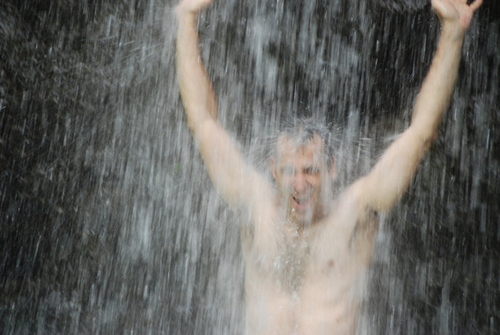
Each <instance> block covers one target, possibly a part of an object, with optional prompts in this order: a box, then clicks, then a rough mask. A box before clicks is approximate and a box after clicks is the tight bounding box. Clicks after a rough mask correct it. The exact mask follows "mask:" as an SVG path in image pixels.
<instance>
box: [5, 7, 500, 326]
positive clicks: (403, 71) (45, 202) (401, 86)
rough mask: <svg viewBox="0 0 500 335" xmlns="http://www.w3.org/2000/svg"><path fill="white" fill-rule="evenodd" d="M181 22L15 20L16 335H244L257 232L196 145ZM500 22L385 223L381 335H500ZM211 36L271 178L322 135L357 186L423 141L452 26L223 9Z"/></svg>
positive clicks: (11, 85) (313, 10)
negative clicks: (248, 232) (211, 174)
mask: <svg viewBox="0 0 500 335" xmlns="http://www.w3.org/2000/svg"><path fill="white" fill-rule="evenodd" d="M174 6H175V3H174V2H173V1H159V0H150V1H137V0H113V1H63V0H59V1H47V2H45V1H36V0H31V1H29V0H23V1H15V0H4V1H3V2H2V4H0V74H1V76H0V126H1V127H0V148H1V150H0V168H1V170H0V172H1V175H0V200H1V202H0V204H1V205H0V206H1V207H0V208H1V213H0V214H1V216H0V224H1V229H0V232H1V233H0V238H1V240H0V256H1V257H0V274H1V275H0V278H1V279H0V332H1V333H2V334H35V333H36V334H58V333H60V334H73V333H74V334H121V333H130V334H132V333H135V334H235V333H236V334H237V333H241V332H242V331H241V329H242V317H243V315H244V313H243V309H244V295H243V287H242V283H243V267H242V265H241V262H242V256H241V250H240V244H239V229H238V216H237V215H236V214H234V213H232V212H230V211H229V210H228V208H227V207H226V205H225V204H224V203H223V202H222V200H221V199H220V197H219V195H218V194H217V192H216V191H215V190H214V189H213V187H212V186H211V184H210V182H209V180H208V177H207V175H206V172H205V171H204V168H203V165H202V162H201V159H200V157H199V154H198V153H197V151H196V149H195V148H194V146H193V141H192V139H191V136H190V134H189V131H188V129H187V126H186V121H185V117H184V115H183V110H182V107H181V104H180V99H179V92H178V89H177V84H176V78H175V58H174V56H175V48H174V41H175V27H176V23H175V18H174V15H173V8H174ZM499 13H500V10H499V4H498V3H497V2H495V0H489V1H488V0H485V5H484V6H483V7H482V8H481V9H480V12H479V13H478V15H477V16H476V18H475V19H474V23H473V25H472V27H471V29H470V31H469V33H468V35H467V38H466V41H465V45H464V49H463V55H464V56H463V61H462V63H461V68H460V74H459V81H458V84H457V88H456V90H455V93H454V96H453V102H452V106H451V108H450V110H449V113H448V114H447V115H446V117H445V118H444V121H443V124H442V127H441V128H440V135H439V139H438V140H437V142H436V143H435V145H434V146H433V148H432V150H431V152H430V153H429V155H428V156H427V158H426V159H425V161H424V162H423V163H422V165H421V168H420V170H419V173H418V175H417V177H416V180H415V183H414V184H413V185H412V187H411V189H410V191H409V193H408V194H407V195H406V196H405V197H404V198H403V200H402V201H401V203H400V204H399V205H398V206H397V207H396V208H395V210H394V211H393V212H392V213H391V214H390V215H389V216H387V217H386V218H385V219H384V223H383V226H382V228H381V231H380V233H379V235H378V238H377V246H376V251H375V255H374V260H373V264H372V267H371V276H370V281H369V282H370V283H369V291H368V292H369V293H368V294H367V295H366V302H365V304H364V310H363V314H362V316H361V321H360V323H361V329H360V331H359V332H360V333H363V334H365V333H366V334H401V333H405V334H459V333H467V334H471V333H478V334H493V333H496V332H497V331H498V329H500V318H499V315H500V311H499V309H500V305H499V301H500V296H499V294H500V287H499V285H500V279H499V278H500V272H499V270H498V269H499V265H500V256H499V252H498V250H500V249H499V242H500V219H499V213H500V179H499V178H500V177H499V176H500V132H499V129H500V128H499V127H500V107H499V106H500V94H499V74H500V14H499ZM199 27H200V34H201V41H202V50H203V58H204V59H205V61H206V64H207V67H208V69H209V73H210V75H211V77H212V79H213V81H214V86H215V88H216V91H217V95H218V99H219V104H220V114H221V115H220V117H221V120H222V123H223V124H224V125H225V127H226V128H227V129H228V130H229V131H230V132H231V133H232V134H233V135H234V136H235V137H236V138H237V139H238V141H239V143H240V144H241V148H242V150H243V151H244V152H246V153H247V154H248V156H249V157H252V158H251V159H252V160H253V161H254V164H255V165H256V166H257V167H258V168H259V169H261V170H262V171H263V172H265V171H266V170H265V169H266V159H265V155H264V154H265V152H266V145H265V144H266V143H267V142H268V139H269V138H270V137H271V135H272V134H274V133H275V132H276V128H277V124H278V123H279V122H280V121H281V120H283V119H284V118H286V117H289V116H291V115H310V116H314V117H315V118H317V119H318V121H319V122H326V123H328V124H330V125H332V129H334V130H335V132H336V133H337V135H338V136H337V137H338V138H339V152H338V157H337V160H338V161H339V163H340V166H341V172H342V173H341V178H340V179H341V180H342V182H343V184H346V183H348V182H350V181H352V180H353V179H354V178H356V177H357V176H359V175H360V174H362V173H364V172H366V171H367V170H368V169H369V167H370V166H371V165H372V164H373V162H374V160H375V159H376V158H377V157H378V156H379V155H380V153H381V152H382V150H383V148H384V147H385V146H386V145H387V143H388V141H390V139H391V138H392V137H393V136H395V135H396V134H398V133H399V132H401V131H402V130H403V129H404V127H405V126H406V125H407V124H408V122H409V117H410V112H411V104H412V101H413V99H414V98H415V95H416V93H417V90H418V88H419V85H420V84H421V81H422V79H423V76H424V75H425V73H426V70H427V68H428V65H429V61H430V59H431V57H432V53H433V48H434V46H435V43H436V36H437V32H438V29H439V24H438V21H437V19H436V17H435V16H434V15H433V14H432V11H431V9H430V8H429V6H428V4H427V1H424V0H421V1H420V0H415V1H411V0H398V1H388V0H373V1H367V0H359V1H348V0H332V1H326V0H311V1H283V0H273V1H241V0H226V1H219V0H214V4H213V5H212V6H211V7H210V8H209V9H208V10H207V11H206V12H204V13H203V15H202V17H201V19H200V23H199Z"/></svg>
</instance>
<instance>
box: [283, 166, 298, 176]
mask: <svg viewBox="0 0 500 335" xmlns="http://www.w3.org/2000/svg"><path fill="white" fill-rule="evenodd" d="M281 173H283V174H286V175H293V174H295V169H294V168H292V167H284V168H282V169H281Z"/></svg>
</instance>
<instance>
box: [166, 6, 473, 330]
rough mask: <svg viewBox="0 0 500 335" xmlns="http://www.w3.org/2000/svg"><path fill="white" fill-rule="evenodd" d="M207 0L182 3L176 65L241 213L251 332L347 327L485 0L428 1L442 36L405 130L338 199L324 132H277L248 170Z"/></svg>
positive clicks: (198, 132)
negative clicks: (206, 24)
mask: <svg viewBox="0 0 500 335" xmlns="http://www.w3.org/2000/svg"><path fill="white" fill-rule="evenodd" d="M210 2H211V0H182V1H181V3H180V4H179V5H178V7H177V10H176V13H177V17H178V21H179V22H178V24H179V25H178V36H177V71H178V79H179V85H180V92H181V97H182V101H183V103H184V108H185V112H186V116H187V122H188V125H189V128H190V130H191V132H192V134H193V137H194V140H195V142H196V144H197V146H198V149H199V151H200V153H201V156H202V158H203V160H204V164H205V166H206V169H207V171H208V174H209V176H210V178H211V180H212V182H213V183H214V185H215V187H216V188H217V189H218V191H219V192H220V194H221V196H222V197H223V198H224V199H225V201H227V203H228V204H229V205H230V206H231V207H232V208H235V209H236V208H237V209H242V208H243V209H244V212H243V213H246V214H244V215H248V222H249V224H248V226H245V227H244V229H243V234H242V236H243V238H242V243H243V250H244V255H245V289H246V302H247V303H246V305H247V306H246V310H247V312H246V332H247V333H248V334H286V335H290V334H315V335H318V334H353V333H354V332H355V325H356V317H357V314H358V311H359V308H360V305H361V299H362V288H363V287H362V286H360V285H359V284H360V283H362V282H363V277H364V273H365V272H366V269H367V268H368V265H369V263H370V258H371V256H372V252H373V244H374V236H375V233H376V231H377V227H378V214H379V213H382V212H386V211H388V210H390V209H391V208H392V207H393V206H394V204H395V203H396V201H398V199H399V198H400V197H401V196H402V194H403V193H404V192H405V191H406V190H407V188H408V186H409V184H410V182H411V180H412V177H413V175H414V174H415V171H416V169H417V167H418V165H419V162H420V161H421V160H422V158H423V156H424V154H425V153H426V151H427V150H428V149H429V147H430V145H431V142H432V141H433V140H434V138H435V137H436V135H437V128H438V124H439V122H440V120H441V118H442V115H443V113H444V112H445V111H446V109H447V108H448V104H449V100H450V97H451V94H452V91H453V88H454V85H455V80H456V77H457V72H458V66H459V60H460V55H461V48H462V43H463V39H464V35H465V32H466V30H467V28H468V27H469V24H470V21H471V19H472V16H473V13H474V11H475V10H476V9H478V8H479V7H480V5H481V3H482V0H475V1H473V2H472V3H471V4H467V1H466V0H432V6H433V8H434V10H435V12H436V13H437V15H438V16H439V19H440V21H441V33H440V37H439V43H438V46H437V50H436V54H435V56H434V59H433V61H432V65H431V68H430V70H429V73H428V75H427V77H426V79H425V81H424V83H423V86H422V88H421V90H420V93H419V94H418V97H417V99H416V101H415V106H414V112H413V117H412V120H411V125H410V126H409V128H408V129H407V130H406V131H405V132H403V133H402V134H401V135H400V136H399V137H398V139H397V140H395V141H394V142H393V143H392V144H391V145H390V147H389V148H388V149H387V150H386V151H385V153H384V154H383V155H382V157H381V158H380V160H379V161H378V162H377V163H376V165H375V166H374V167H373V169H372V170H371V171H370V172H369V173H368V174H367V175H366V176H363V177H361V178H360V179H358V180H357V181H356V182H354V183H353V184H352V185H351V186H349V187H348V188H347V189H345V190H344V191H342V192H341V193H340V194H339V195H338V196H337V197H335V199H334V193H335V192H334V190H333V186H332V182H331V181H332V180H334V179H335V177H336V167H335V160H334V158H333V157H331V156H330V149H331V148H330V146H331V145H330V144H329V143H328V140H327V139H328V137H327V136H325V135H324V133H323V132H322V131H321V130H320V128H317V129H316V128H315V127H311V126H310V125H307V124H306V125H299V126H298V127H297V129H296V131H288V132H286V133H283V134H281V135H280V136H279V138H278V140H277V144H276V149H275V155H274V156H273V157H272V158H271V160H270V164H271V172H272V175H273V177H274V180H275V184H272V183H269V182H268V180H266V178H265V177H264V176H262V175H260V174H259V173H258V172H257V171H255V170H254V169H253V168H252V167H250V166H249V165H248V164H247V163H246V162H245V160H244V158H243V157H242V155H241V153H240V152H239V151H238V149H237V147H236V145H235V143H234V141H233V139H232V138H230V136H229V135H228V134H227V132H226V131H225V130H224V129H223V128H222V126H221V124H220V123H219V122H218V119H217V113H218V111H217V102H216V98H215V94H214V92H213V89H212V85H211V82H210V80H209V78H208V76H207V73H206V70H205V68H204V66H203V63H202V61H201V57H200V51H199V47H198V43H199V41H198V33H197V25H196V24H197V16H198V13H199V11H200V10H202V9H203V8H205V7H206V6H208V5H209V4H210Z"/></svg>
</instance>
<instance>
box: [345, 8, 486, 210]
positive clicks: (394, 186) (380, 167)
mask: <svg viewBox="0 0 500 335" xmlns="http://www.w3.org/2000/svg"><path fill="white" fill-rule="evenodd" d="M481 4H482V0H475V1H474V2H472V3H471V4H470V5H468V4H467V1H466V0H432V6H433V8H434V11H435V12H436V13H437V15H438V16H439V19H440V21H441V33H440V36H439V42H438V46H437V50H436V54H435V55H434V58H433V60H432V64H431V67H430V69H429V73H428V74H427V76H426V78H425V80H424V83H423V85H422V88H421V90H420V93H419V94H418V96H417V99H416V101H415V106H414V110H413V116H412V120H411V125H410V127H409V128H408V129H407V130H406V131H405V132H404V133H403V134H401V135H400V137H399V138H398V139H397V140H396V141H394V143H392V145H391V146H390V147H389V148H388V149H387V150H386V152H385V153H384V154H383V155H382V157H381V158H380V160H379V161H378V162H377V164H376V165H375V166H374V168H373V169H372V171H371V172H370V173H369V174H368V175H367V176H365V177H363V178H361V179H360V180H359V182H357V183H356V184H355V185H354V187H353V189H354V190H355V191H356V192H357V193H358V195H359V197H360V199H361V203H362V205H365V206H369V207H371V208H372V209H373V210H376V211H386V210H389V209H390V208H391V207H392V206H393V205H394V204H395V202H396V201H397V200H399V198H401V196H402V194H403V192H405V191H406V190H407V188H408V186H409V184H410V182H411V179H412V178H413V175H414V173H415V171H416V169H417V167H418V164H419V163H420V161H421V160H422V158H423V156H424V154H425V153H426V152H427V151H428V149H429V147H430V145H431V143H432V142H433V141H434V139H435V138H436V136H437V128H438V125H439V123H440V121H441V118H442V115H443V114H444V112H445V111H446V110H447V109H448V106H449V101H450V98H451V95H452V92H453V89H454V87H455V81H456V77H457V72H458V67H459V63H460V57H461V50H462V44H463V40H464V35H465V32H466V31H467V29H468V27H469V25H470V22H471V19H472V16H473V13H474V11H475V10H476V9H478V8H479V7H480V6H481Z"/></svg>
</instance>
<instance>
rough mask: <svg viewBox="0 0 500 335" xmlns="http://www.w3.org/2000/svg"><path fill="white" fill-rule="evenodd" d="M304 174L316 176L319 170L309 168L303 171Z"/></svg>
mask: <svg viewBox="0 0 500 335" xmlns="http://www.w3.org/2000/svg"><path fill="white" fill-rule="evenodd" d="M304 172H305V173H307V174H311V175H312V174H318V173H319V169H318V168H315V167H310V168H307V169H305V171H304Z"/></svg>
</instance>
